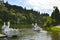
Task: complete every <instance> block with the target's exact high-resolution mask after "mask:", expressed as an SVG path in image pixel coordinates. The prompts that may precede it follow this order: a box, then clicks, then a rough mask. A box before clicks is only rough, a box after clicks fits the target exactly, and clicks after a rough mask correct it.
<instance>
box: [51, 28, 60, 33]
mask: <svg viewBox="0 0 60 40" xmlns="http://www.w3.org/2000/svg"><path fill="white" fill-rule="evenodd" d="M51 31H57V32H60V28H57V27H51Z"/></svg>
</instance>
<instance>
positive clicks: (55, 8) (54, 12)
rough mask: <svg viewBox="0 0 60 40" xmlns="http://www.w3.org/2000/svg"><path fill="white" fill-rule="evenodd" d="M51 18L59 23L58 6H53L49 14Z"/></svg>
mask: <svg viewBox="0 0 60 40" xmlns="http://www.w3.org/2000/svg"><path fill="white" fill-rule="evenodd" d="M51 18H52V19H55V20H56V24H59V23H60V13H59V9H58V7H55V6H54V10H53V12H52V14H51Z"/></svg>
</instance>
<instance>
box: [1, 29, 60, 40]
mask: <svg viewBox="0 0 60 40" xmlns="http://www.w3.org/2000/svg"><path fill="white" fill-rule="evenodd" d="M59 37H60V34H59V33H58V32H51V33H50V32H47V31H43V30H42V31H40V32H36V31H33V30H31V29H22V30H20V36H19V37H17V38H0V40H60V38H59Z"/></svg>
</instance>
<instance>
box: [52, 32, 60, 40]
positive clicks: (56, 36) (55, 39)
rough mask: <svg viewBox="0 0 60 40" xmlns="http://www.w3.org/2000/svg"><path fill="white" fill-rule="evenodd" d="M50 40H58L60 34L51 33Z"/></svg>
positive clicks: (59, 39)
mask: <svg viewBox="0 0 60 40" xmlns="http://www.w3.org/2000/svg"><path fill="white" fill-rule="evenodd" d="M51 40H60V33H59V32H52V33H51Z"/></svg>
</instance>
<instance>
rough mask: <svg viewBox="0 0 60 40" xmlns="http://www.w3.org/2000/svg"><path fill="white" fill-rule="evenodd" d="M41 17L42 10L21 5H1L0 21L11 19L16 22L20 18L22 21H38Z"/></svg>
mask: <svg viewBox="0 0 60 40" xmlns="http://www.w3.org/2000/svg"><path fill="white" fill-rule="evenodd" d="M39 17H40V12H38V11H34V10H33V9H26V8H23V7H21V6H17V5H11V4H8V3H4V5H1V6H0V21H1V22H7V21H11V22H12V23H16V22H17V21H18V20H19V19H20V21H19V22H20V23H32V22H37V20H38V19H39Z"/></svg>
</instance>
